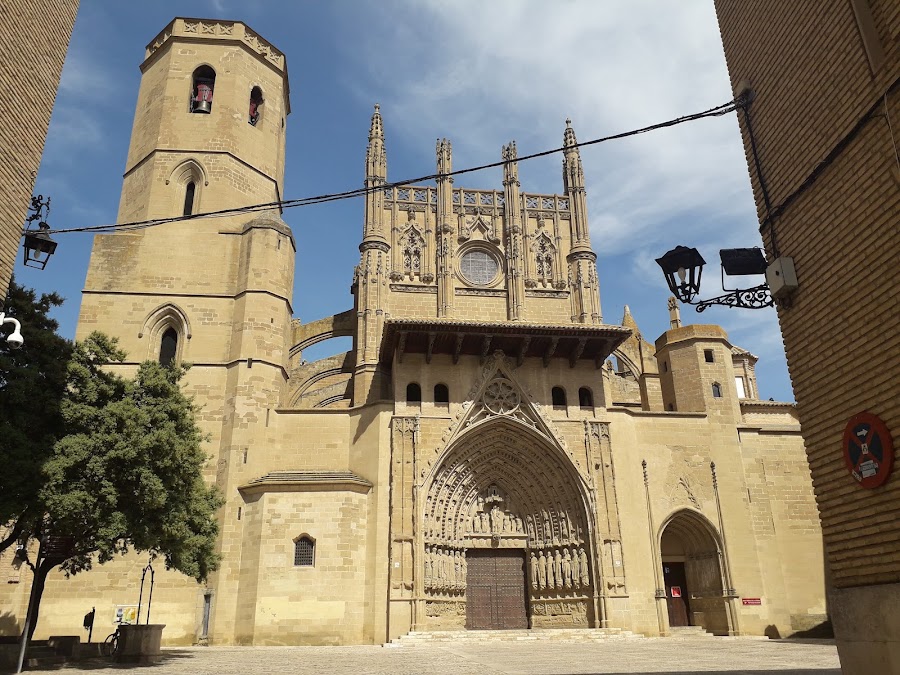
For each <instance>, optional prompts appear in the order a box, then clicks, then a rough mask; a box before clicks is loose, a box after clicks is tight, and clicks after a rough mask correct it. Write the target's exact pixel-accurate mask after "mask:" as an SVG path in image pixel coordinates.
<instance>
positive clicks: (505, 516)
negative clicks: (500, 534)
mask: <svg viewBox="0 0 900 675" xmlns="http://www.w3.org/2000/svg"><path fill="white" fill-rule="evenodd" d="M503 531H504V532H509V514H508V513H504V514H503Z"/></svg>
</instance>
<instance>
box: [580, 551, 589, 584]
mask: <svg viewBox="0 0 900 675" xmlns="http://www.w3.org/2000/svg"><path fill="white" fill-rule="evenodd" d="M578 562H579V563H580V564H579V567H580V568H581V569H580V572H581V586H582V588H587V587H588V586H590V585H591V576H590V573H589V572H588V557H587V553H585V552H584V549H583V548H580V549H578Z"/></svg>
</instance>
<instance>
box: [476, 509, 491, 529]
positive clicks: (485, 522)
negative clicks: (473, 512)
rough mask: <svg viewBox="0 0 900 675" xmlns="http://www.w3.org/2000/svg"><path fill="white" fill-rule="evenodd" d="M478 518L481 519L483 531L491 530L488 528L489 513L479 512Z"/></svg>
mask: <svg viewBox="0 0 900 675" xmlns="http://www.w3.org/2000/svg"><path fill="white" fill-rule="evenodd" d="M478 518H479V520H480V521H481V532H485V533H486V532H490V530H489V529H488V514H486V513H485V512H484V511H482V512H481V513H479V514H478Z"/></svg>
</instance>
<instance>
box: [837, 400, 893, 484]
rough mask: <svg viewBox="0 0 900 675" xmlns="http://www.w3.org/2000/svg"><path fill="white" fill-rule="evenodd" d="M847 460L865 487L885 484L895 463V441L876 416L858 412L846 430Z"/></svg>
mask: <svg viewBox="0 0 900 675" xmlns="http://www.w3.org/2000/svg"><path fill="white" fill-rule="evenodd" d="M844 462H845V463H846V464H847V470H848V471H849V472H850V475H851V476H853V478H855V479H856V482H857V483H859V484H860V485H861V486H862V487H864V488H876V487H878V486H879V485H884V483H885V481H887V479H888V476H890V475H891V467H892V466H893V464H894V443H893V441H892V440H891V433H890V432H889V431H888V428H887V426H885V424H884V422H882V421H881V418H880V417H878V416H877V415H873V414H872V413H868V412H861V413H857V414H856V415H854V416H853V417H851V418H850V421H849V422H847V426H846V428H845V429H844Z"/></svg>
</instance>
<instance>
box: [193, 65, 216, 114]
mask: <svg viewBox="0 0 900 675" xmlns="http://www.w3.org/2000/svg"><path fill="white" fill-rule="evenodd" d="M215 87H216V71H214V70H213V69H212V68H210V67H209V66H200V67H199V68H197V70H195V71H194V75H193V82H192V86H191V112H192V113H206V114H209V113H211V112H212V102H213V89H215Z"/></svg>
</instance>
